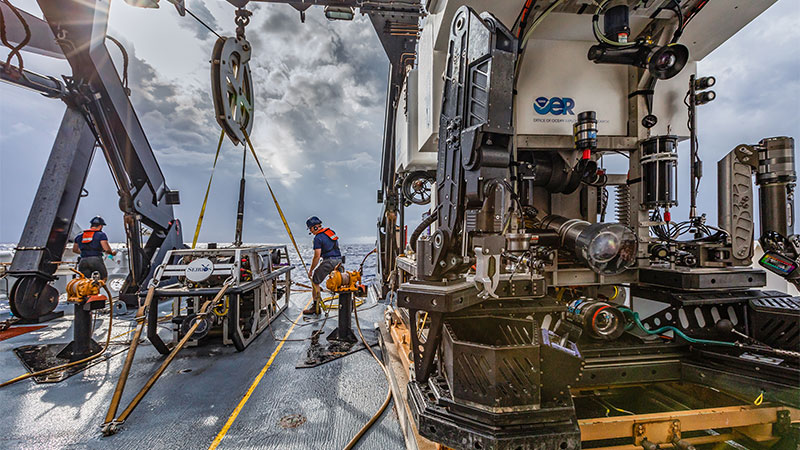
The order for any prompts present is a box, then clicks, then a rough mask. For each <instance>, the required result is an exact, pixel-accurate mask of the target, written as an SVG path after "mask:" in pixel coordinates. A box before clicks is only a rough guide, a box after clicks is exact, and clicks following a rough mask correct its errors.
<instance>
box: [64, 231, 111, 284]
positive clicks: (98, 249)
mask: <svg viewBox="0 0 800 450" xmlns="http://www.w3.org/2000/svg"><path fill="white" fill-rule="evenodd" d="M89 223H90V224H91V226H92V227H91V228H89V229H88V230H86V231H84V232H83V233H81V234H79V235H77V236H76V237H75V243H74V244H72V251H73V252H75V253H80V255H81V258H80V262H78V271H79V272H80V273H82V274H83V275H84V276H86V277H87V278H89V277H91V276H92V273H93V272H99V273H100V278H102V279H103V280H105V279H106V278H108V270H107V269H106V264H105V262H104V261H103V254H104V253H108V254H109V255H112V256H114V255H116V254H117V251H116V250H112V249H111V246H110V245H108V236H106V234H105V233H103V227H104V226H105V224H106V221H105V220H103V218H102V217H100V216H97V217H95V218H93V219H92V220H91V221H90V222H89Z"/></svg>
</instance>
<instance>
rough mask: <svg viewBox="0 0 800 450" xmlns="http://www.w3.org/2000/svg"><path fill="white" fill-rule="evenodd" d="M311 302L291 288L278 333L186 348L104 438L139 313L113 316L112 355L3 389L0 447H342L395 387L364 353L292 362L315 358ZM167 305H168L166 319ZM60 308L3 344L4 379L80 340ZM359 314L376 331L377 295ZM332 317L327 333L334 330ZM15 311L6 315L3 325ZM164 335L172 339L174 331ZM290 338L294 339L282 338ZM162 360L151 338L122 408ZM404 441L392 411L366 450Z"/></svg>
mask: <svg viewBox="0 0 800 450" xmlns="http://www.w3.org/2000/svg"><path fill="white" fill-rule="evenodd" d="M309 299H310V294H307V293H294V292H293V293H292V295H291V300H290V305H289V307H288V309H287V310H286V311H285V312H284V313H283V314H282V315H281V316H280V317H278V318H277V319H276V320H275V321H274V322H273V323H272V330H271V332H270V330H269V329H268V330H265V331H264V332H263V333H262V334H261V336H259V337H258V338H257V339H256V340H255V341H253V343H252V344H251V345H250V346H249V347H247V348H246V349H245V350H244V351H243V352H237V351H236V350H235V349H234V348H233V347H232V346H230V347H228V346H222V345H221V344H215V343H208V344H205V345H201V346H197V347H189V348H186V349H184V350H183V351H182V352H180V353H179V354H178V356H177V358H176V359H175V360H174V361H173V362H172V364H171V365H170V366H169V367H168V368H167V370H166V372H165V373H164V374H163V375H162V377H161V378H160V379H159V380H158V382H157V383H156V384H155V386H154V387H153V388H152V390H151V391H150V392H149V393H148V394H147V396H145V398H144V400H143V401H142V403H141V404H140V405H139V406H138V407H137V409H136V410H135V411H134V412H133V414H132V415H131V416H130V417H129V418H128V420H127V421H126V423H125V424H124V425H123V426H122V429H121V431H120V432H118V433H117V434H115V435H113V436H110V437H103V436H102V434H101V432H100V426H101V424H102V423H103V420H104V417H105V414H106V411H107V409H108V405H109V402H110V401H111V396H112V394H113V391H114V388H115V385H116V382H117V378H118V376H119V373H120V371H121V368H122V365H123V363H124V360H125V353H126V352H125V350H127V348H128V342H129V340H130V336H131V335H130V333H128V332H129V331H130V330H132V327H133V322H132V319H133V312H132V311H131V312H129V313H128V314H126V315H124V316H120V317H115V322H114V325H113V332H114V333H113V335H112V336H114V337H115V338H114V339H113V340H112V345H111V347H110V350H109V353H110V354H112V355H114V356H112V357H111V358H109V359H107V360H105V361H102V362H99V363H97V364H95V365H93V366H91V367H89V368H88V369H86V370H84V371H83V372H80V373H78V374H76V375H73V376H72V377H70V378H68V379H66V380H64V381H61V382H59V383H52V384H36V383H34V382H33V381H32V380H30V379H28V380H23V381H21V382H18V383H16V384H13V385H10V386H7V387H5V388H2V389H0V398H2V405H3V406H2V408H3V420H0V448H20V449H25V448H31V449H33V448H36V449H40V448H115V449H126V448H142V447H143V446H147V447H150V448H154V449H156V448H192V449H199V448H214V447H215V446H218V447H216V448H221V449H224V448H263V449H329V448H330V449H336V448H342V447H344V446H345V444H347V442H348V441H349V440H350V439H351V437H352V436H353V435H354V434H355V433H356V432H357V431H358V430H359V429H360V428H361V427H362V426H363V425H364V424H365V423H366V422H367V421H368V420H369V418H370V417H371V416H372V415H373V414H374V413H375V411H377V409H378V407H379V406H380V404H381V403H382V401H383V399H384V398H385V396H386V392H387V383H386V381H385V379H384V376H383V374H382V372H381V369H380V368H379V366H378V365H377V364H376V363H375V361H374V360H373V359H372V357H371V356H370V354H369V353H368V352H366V351H364V350H362V351H358V352H356V353H353V354H350V355H348V356H345V357H343V358H340V359H337V360H334V361H332V362H329V363H327V364H323V365H321V366H318V367H315V368H308V369H295V364H296V363H298V361H300V360H301V359H302V358H304V357H305V355H306V349H307V348H308V346H309V341H308V339H307V338H309V336H310V335H311V332H312V331H313V329H315V328H317V327H318V326H319V325H320V324H319V323H311V324H309V323H307V322H304V321H303V319H302V318H301V314H300V311H301V310H302V309H303V308H304V307H305V305H306V304H307V303H308V301H309ZM169 306H170V305H169V303H163V304H162V305H161V307H160V309H161V310H162V315H163V314H166V312H168V310H169ZM59 309H64V310H65V312H66V315H65V316H64V317H62V318H60V319H56V320H53V321H51V322H48V323H46V324H44V325H46V327H45V328H42V329H40V330H37V331H32V332H28V333H25V334H22V335H19V336H16V337H13V338H9V339H6V340H3V341H0V378H2V380H3V381H5V380H7V379H11V378H13V377H15V376H18V375H21V374H23V373H24V372H25V369H24V368H23V366H22V364H21V362H20V360H19V359H18V358H17V356H16V354H15V353H14V352H13V349H14V348H17V347H20V346H23V345H31V344H44V343H48V344H50V343H59V342H61V343H65V344H66V343H67V342H69V341H70V340H71V338H72V329H71V328H72V327H71V325H72V316H71V307H68V306H66V305H63V304H62V305H59ZM359 311H362V312H360V314H359V315H360V318H361V323H362V326H363V327H364V328H367V327H369V328H374V324H375V323H377V322H378V321H379V320H381V319H382V314H383V313H382V311H383V308H382V305H379V304H376V300H375V299H374V297H372V296H371V297H370V299H369V300H368V301H367V303H366V304H365V305H363V306H362V307H361V308H360V310H359ZM334 314H335V312H332V313H331V318H330V319H329V320H328V321H327V323H326V324H325V329H326V330H332V329H333V328H334V327H335V326H336V318H335V317H334ZM6 318H7V317H3V316H2V315H0V320H4V319H6ZM298 319H299V320H298ZM107 320H108V317H107V316H105V317H104V316H103V315H98V320H97V324H96V328H95V330H96V331H95V334H94V337H95V340H96V341H98V342H99V343H101V344H102V343H103V342H105V334H104V333H105V330H106V323H107ZM291 321H297V323H298V325H296V326H293V325H292V323H291ZM165 325H169V324H165ZM161 334H163V337H164V338H166V337H167V336H171V332H168V331H167V330H166V329H165V330H162V332H161ZM273 334H274V336H275V337H273ZM287 335H288V337H287ZM282 338H286V339H287V341H285V342H283V344H282V345H281V342H280V341H279V340H280V339H282ZM298 339H299V340H298ZM374 349H375V350H376V352H377V351H379V347H377V346H376V347H374ZM163 359H164V357H163V356H162V355H160V354H158V352H157V351H156V350H155V349H154V348H153V346H152V345H150V343H149V342H148V341H147V340H144V341H142V343H141V344H140V346H139V349H138V351H137V353H136V358H135V363H134V365H133V368H132V370H131V374H130V378H129V380H128V383H127V385H126V389H125V393H124V395H123V398H122V402H121V406H120V411H121V410H122V408H124V407H125V406H126V405H127V404H128V402H129V401H130V399H131V398H132V397H133V396H134V394H135V393H136V392H137V391H138V390H139V388H140V387H141V386H142V385H143V384H144V383H145V381H146V380H147V379H148V377H149V376H150V375H151V374H152V373H153V372H154V371H155V370H156V368H157V367H158V366H159V364H160V363H161V362H162V361H163ZM292 415H299V416H294V417H295V418H299V419H297V420H284V422H285V423H284V424H283V425H282V424H281V419H282V418H287V417H290V416H292ZM303 418H305V422H303ZM287 422H288V423H287ZM298 423H300V424H299V425H297V424H298ZM404 447H405V445H404V442H403V434H402V431H401V429H400V425H399V422H398V420H397V415H396V413H395V411H394V409H393V408H390V409H387V411H386V412H384V414H383V416H382V417H381V419H380V421H379V422H378V423H376V424H375V426H373V427H372V429H371V430H370V431H369V432H368V433H367V434H366V435H365V436H364V437H363V438H362V440H361V441H360V443H359V445H358V447H357V448H363V449H376V448H379V449H387V450H388V449H401V448H404Z"/></svg>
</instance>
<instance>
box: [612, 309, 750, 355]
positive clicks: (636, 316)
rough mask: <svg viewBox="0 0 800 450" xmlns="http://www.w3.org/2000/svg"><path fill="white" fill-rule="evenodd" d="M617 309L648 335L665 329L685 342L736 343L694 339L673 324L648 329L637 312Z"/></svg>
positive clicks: (729, 344)
mask: <svg viewBox="0 0 800 450" xmlns="http://www.w3.org/2000/svg"><path fill="white" fill-rule="evenodd" d="M617 309H619V310H620V311H622V312H623V313H628V314H630V315H631V317H632V318H633V321H634V322H635V323H636V326H638V327H639V328H640V329H641V330H642V331H644V332H645V333H647V334H650V335H661V334H662V333H664V332H665V331H672V332H673V333H675V334H676V335H678V336H680V337H681V338H683V339H684V340H686V341H687V342H690V343H692V344H707V345H724V346H728V347H735V346H736V343H734V342H723V341H712V340H708V339H695V338H692V337H689V336H687V335H686V334H684V332H683V331H681V330H679V329H677V328H675V327H673V326H669V325H668V326H663V327H661V328H659V329H657V330H648V329H647V328H645V326H644V324H642V321H641V320H639V313H638V312H635V311H633V310H631V309H630V308H626V307H624V306H618V307H617Z"/></svg>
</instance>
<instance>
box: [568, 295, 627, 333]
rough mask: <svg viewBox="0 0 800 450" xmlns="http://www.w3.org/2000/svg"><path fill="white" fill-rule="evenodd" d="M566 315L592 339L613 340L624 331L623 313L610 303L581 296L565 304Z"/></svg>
mask: <svg viewBox="0 0 800 450" xmlns="http://www.w3.org/2000/svg"><path fill="white" fill-rule="evenodd" d="M566 315H567V320H569V321H570V322H573V323H576V324H578V325H580V326H582V327H583V329H584V331H585V332H586V333H588V334H589V336H591V337H593V338H594V339H602V340H614V339H617V338H618V337H620V336H622V333H624V332H625V315H624V314H623V313H622V311H620V310H619V309H617V307H616V305H614V304H611V303H607V302H601V301H598V300H594V299H589V298H586V297H581V298H578V299H576V300H573V301H572V302H571V303H570V304H569V305H568V306H567V313H566Z"/></svg>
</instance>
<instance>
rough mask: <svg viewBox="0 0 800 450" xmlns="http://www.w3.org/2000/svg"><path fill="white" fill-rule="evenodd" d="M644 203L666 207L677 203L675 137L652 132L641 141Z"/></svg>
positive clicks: (652, 206) (651, 207) (649, 206)
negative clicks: (653, 134)
mask: <svg viewBox="0 0 800 450" xmlns="http://www.w3.org/2000/svg"><path fill="white" fill-rule="evenodd" d="M640 148H641V151H642V158H641V163H642V186H643V189H644V197H643V198H644V202H643V203H644V205H645V206H646V207H647V208H649V209H653V208H666V207H670V206H675V205H677V204H678V187H677V178H678V152H677V149H678V137H677V136H671V135H668V136H653V137H651V138H648V139H645V140H643V141H642V143H641V146H640Z"/></svg>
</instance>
